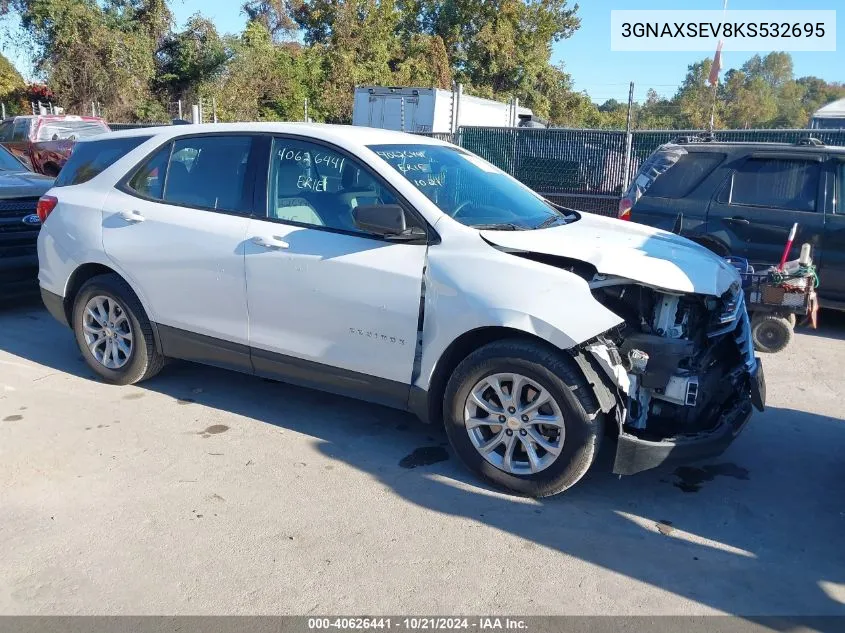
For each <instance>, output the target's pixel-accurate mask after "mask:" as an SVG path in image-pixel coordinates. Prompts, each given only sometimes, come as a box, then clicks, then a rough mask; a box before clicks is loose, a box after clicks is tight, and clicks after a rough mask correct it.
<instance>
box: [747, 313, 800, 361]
mask: <svg viewBox="0 0 845 633" xmlns="http://www.w3.org/2000/svg"><path fill="white" fill-rule="evenodd" d="M792 328H793V323H792V321H791V320H790V319H788V318H785V317H781V316H777V315H775V314H757V315H754V317H753V318H752V319H751V337H752V339H753V340H754V349H756V350H757V351H758V352H765V353H767V354H776V353H777V352H781V351H783V350H784V349H786V347H787V346H788V345H789V344H790V343H791V342H792V337H793V334H794V332H793V330H792Z"/></svg>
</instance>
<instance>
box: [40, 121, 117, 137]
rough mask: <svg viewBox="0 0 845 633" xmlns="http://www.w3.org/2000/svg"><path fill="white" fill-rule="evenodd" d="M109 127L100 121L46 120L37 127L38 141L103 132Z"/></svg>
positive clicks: (94, 134)
mask: <svg viewBox="0 0 845 633" xmlns="http://www.w3.org/2000/svg"><path fill="white" fill-rule="evenodd" d="M108 131H109V129H108V128H107V127H106V125H105V124H104V123H102V122H100V121H83V120H60V121H48V122H46V123H43V124H42V125H41V127H40V128H38V140H39V141H64V140H76V139H78V138H88V137H90V136H97V135H98V134H105V133H106V132H108Z"/></svg>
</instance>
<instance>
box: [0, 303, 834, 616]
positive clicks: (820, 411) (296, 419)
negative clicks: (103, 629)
mask: <svg viewBox="0 0 845 633" xmlns="http://www.w3.org/2000/svg"><path fill="white" fill-rule="evenodd" d="M822 323H823V327H822V329H821V330H820V331H818V332H810V331H807V330H800V333H799V334H798V335H797V336H796V338H795V340H794V342H793V343H792V345H791V347H790V348H788V349H787V350H786V351H785V352H783V353H781V354H778V355H774V356H766V357H764V363H765V369H766V376H767V379H768V391H769V408H768V410H767V411H766V412H765V413H764V414H759V415H757V416H756V417H755V418H754V419H753V420H752V422H751V424H750V426H749V428H748V429H747V430H746V431H745V433H744V434H743V435H742V436H741V437H740V438H739V439H738V440H737V441H736V442H735V444H734V445H733V446H732V447H731V448H730V449H729V450H728V451H727V452H726V453H725V454H724V455H723V456H721V457H720V458H718V459H715V460H709V461H706V462H702V463H697V464H692V465H689V466H686V467H683V468H662V469H659V470H656V471H651V472H647V473H642V474H640V475H636V476H633V477H628V478H623V479H619V478H617V477H615V476H613V475H611V474H610V468H611V458H612V455H611V452H612V445H611V444H610V443H606V444H605V449H604V451H603V453H602V454H601V455H600V457H599V460H598V462H597V464H596V465H595V466H594V468H593V469H592V470H591V472H590V473H589V474H588V475H587V477H586V478H585V479H584V480H583V481H582V482H581V483H580V484H579V485H578V486H576V487H575V488H573V489H572V490H570V491H568V492H567V493H565V494H563V495H560V496H557V497H553V498H548V499H543V500H540V501H537V500H531V499H524V498H517V497H513V496H510V495H508V494H503V493H502V492H499V491H496V490H492V489H490V488H489V487H487V486H485V485H484V484H483V483H481V482H479V481H478V480H477V479H476V478H475V477H474V476H473V475H472V474H471V473H469V472H467V471H466V470H465V469H464V468H463V467H462V466H461V464H459V463H458V462H457V460H456V458H455V456H454V455H453V454H452V453H451V451H450V450H449V448H448V446H447V442H446V437H445V434H444V433H443V432H442V431H441V430H440V429H438V428H433V427H430V426H426V425H423V424H422V423H420V422H418V421H417V420H416V419H415V418H414V417H412V416H411V415H409V414H404V413H401V412H397V411H393V410H391V409H386V408H383V407H379V406H375V405H370V404H365V403H361V402H357V401H354V400H349V399H344V398H340V397H335V396H331V395H326V394H322V393H319V392H315V391H310V390H306V389H301V388H296V387H292V386H287V385H284V384H280V383H275V382H270V381H264V380H261V379H258V378H254V377H250V376H244V375H239V374H235V373H230V372H226V371H223V370H217V369H211V368H205V367H201V366H199V365H193V364H189V363H176V362H174V363H172V364H171V365H169V366H168V367H167V368H165V370H164V371H163V372H162V374H161V375H160V376H158V377H156V378H155V379H153V380H152V381H150V382H148V383H145V384H143V385H139V386H133V387H115V386H110V385H107V384H104V383H102V382H99V381H97V380H95V379H94V376H93V374H92V372H91V371H90V370H89V369H88V368H87V366H86V365H85V364H84V363H83V361H82V358H81V356H80V354H79V351H78V350H77V349H76V346H75V343H74V340H73V337H72V335H71V332H70V331H69V330H67V329H64V328H62V327H61V326H60V325H59V324H57V323H56V322H54V321H53V320H52V318H51V317H50V316H49V315H48V314H47V313H46V312H45V311H44V310H43V309H42V308H41V307H40V305H39V304H38V303H37V302H30V303H27V304H25V305H18V306H6V307H4V308H3V309H1V310H0V613H2V614H134V615H143V614H170V615H173V614H337V613H345V614H364V613H370V614H429V615H431V614H501V615H504V614H523V615H533V614H603V615H610V614H640V615H643V614H644V615H660V614H712V613H730V614H745V615H763V614H766V615H824V614H840V615H845V545H843V539H844V538H845V419H843V418H845V413H843V407H842V400H843V397H845V388H843V387H845V369H843V361H845V318H843V316H842V315H839V314H836V313H824V314H822ZM608 447H611V448H608Z"/></svg>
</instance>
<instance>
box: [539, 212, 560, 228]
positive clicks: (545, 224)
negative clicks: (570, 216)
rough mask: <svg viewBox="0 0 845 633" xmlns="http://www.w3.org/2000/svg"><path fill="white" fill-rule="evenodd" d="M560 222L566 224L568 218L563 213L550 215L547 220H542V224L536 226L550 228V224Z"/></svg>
mask: <svg viewBox="0 0 845 633" xmlns="http://www.w3.org/2000/svg"><path fill="white" fill-rule="evenodd" d="M558 222H560V223H562V224H566V218H565V217H563V216H562V215H550V216H549V217H547V218H546V219H545V220H543V221H542V222H540V224H538V225H537V226H536V228H538V229H547V228H549V227H550V226H554V225H555V224H557V223H558Z"/></svg>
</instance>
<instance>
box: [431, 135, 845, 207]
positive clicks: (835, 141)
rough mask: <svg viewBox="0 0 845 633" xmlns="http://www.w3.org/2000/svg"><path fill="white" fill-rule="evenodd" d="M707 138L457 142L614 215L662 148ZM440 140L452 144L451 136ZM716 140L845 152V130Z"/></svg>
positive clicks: (543, 189)
mask: <svg viewBox="0 0 845 633" xmlns="http://www.w3.org/2000/svg"><path fill="white" fill-rule="evenodd" d="M704 133H705V132H704V131H703V130H636V131H632V132H631V133H630V134H628V133H626V132H623V131H612V130H574V129H555V128H549V129H536V128H535V129H532V128H486V127H463V128H461V129H460V131H459V133H458V134H457V138H455V139H454V140H455V141H456V144H457V145H460V146H461V147H464V148H466V149H468V150H469V151H471V152H473V153H475V154H478V155H479V156H481V157H482V158H485V159H487V160H488V161H490V162H491V163H493V164H494V165H496V166H497V167H499V168H500V169H502V170H504V171H506V172H508V173H509V174H511V175H512V176H514V177H515V178H517V179H518V180H520V181H521V182H523V183H524V184H526V185H528V186H529V187H531V188H532V189H534V190H535V191H537V192H538V193H540V194H542V195H543V196H546V197H548V198H550V199H551V200H553V201H554V202H557V203H559V204H562V205H564V206H567V207H572V208H576V209H581V210H583V211H591V212H593V213H600V214H603V215H614V214H615V213H616V210H617V208H618V203H619V199H620V198H621V196H622V194H623V193H624V191H625V190H626V189H627V187H628V184H629V183H630V181H631V179H632V178H633V177H634V175H636V173H637V171H638V170H639V168H640V165H641V164H642V163H643V161H645V159H646V158H648V157H649V156H650V155H651V154H652V153H653V152H654V151H655V150H656V149H657V148H658V147H660V146H661V145H663V144H665V143H670V142H671V141H673V140H675V139H678V138H679V137H683V136H686V137H698V136H701V135H702V134H704ZM429 136H431V135H429ZM441 136H444V137H445V138H444V139H443V140H448V141H452V140H453V139H452V138H451V135H448V134H447V135H441ZM712 137H713V140H714V141H733V142H762V143H797V142H798V141H800V140H802V139H807V138H810V137H812V138H816V139H818V140H820V141H821V142H822V143H824V144H826V145H840V146H845V130H721V131H715V132H713V133H712Z"/></svg>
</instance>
